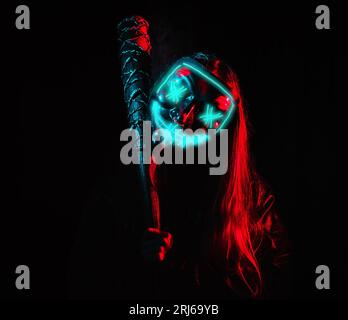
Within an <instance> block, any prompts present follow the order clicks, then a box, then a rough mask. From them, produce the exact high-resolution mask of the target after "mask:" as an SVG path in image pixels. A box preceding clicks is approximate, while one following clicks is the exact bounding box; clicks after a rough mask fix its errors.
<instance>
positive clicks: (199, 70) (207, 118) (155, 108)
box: [150, 58, 236, 148]
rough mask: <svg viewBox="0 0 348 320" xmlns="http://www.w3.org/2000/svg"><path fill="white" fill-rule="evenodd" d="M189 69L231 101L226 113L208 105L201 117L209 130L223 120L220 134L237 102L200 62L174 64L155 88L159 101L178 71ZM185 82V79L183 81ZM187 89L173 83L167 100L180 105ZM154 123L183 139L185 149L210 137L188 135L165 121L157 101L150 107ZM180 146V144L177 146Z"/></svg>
mask: <svg viewBox="0 0 348 320" xmlns="http://www.w3.org/2000/svg"><path fill="white" fill-rule="evenodd" d="M184 66H185V67H187V68H188V69H189V70H190V71H191V72H193V73H196V74H197V75H198V76H199V77H201V78H203V79H205V80H206V81H207V82H208V83H209V84H210V85H212V86H213V87H215V88H216V89H217V90H218V91H220V92H222V93H223V94H224V95H225V96H227V97H228V99H229V101H230V108H229V110H228V111H227V112H226V113H225V114H222V113H214V112H213V107H212V106H210V105H207V107H206V110H205V114H203V115H201V116H200V119H201V120H202V121H203V122H205V123H206V125H207V126H208V128H212V126H213V122H214V121H215V120H218V119H222V121H221V123H220V125H219V127H218V128H217V129H216V131H217V132H219V130H220V129H223V128H224V127H225V126H226V125H227V124H228V122H229V121H230V119H231V117H232V115H233V113H234V112H235V109H236V104H235V100H234V98H233V96H232V94H231V93H230V91H229V89H228V88H227V87H226V86H224V85H223V84H222V83H221V82H220V81H219V80H218V79H217V78H216V77H215V76H214V75H212V74H211V73H210V72H209V71H207V70H205V68H204V67H203V66H201V65H200V64H199V63H198V62H196V61H194V60H192V59H190V58H183V59H181V60H179V61H178V62H177V63H175V64H174V66H173V67H172V68H171V69H170V70H169V72H168V74H167V76H166V77H165V78H164V79H162V80H161V81H160V82H159V83H158V85H157V88H155V93H156V95H157V96H159V99H160V100H162V99H163V95H162V94H161V93H160V91H161V90H162V88H163V87H164V86H165V85H168V81H169V80H170V78H171V77H172V76H173V75H174V74H175V72H176V71H177V70H179V69H180V68H182V67H184ZM183 80H185V78H184V79H183ZM186 90H187V88H185V87H184V86H180V85H178V84H177V83H175V81H172V82H171V83H170V86H169V93H168V94H167V95H166V98H167V99H169V100H171V102H172V103H178V102H179V101H180V100H181V99H182V98H183V96H184V93H185V91H186ZM150 109H151V112H152V117H153V121H154V122H155V124H156V127H157V128H163V129H167V130H170V131H171V132H172V138H173V139H174V137H178V138H179V140H180V138H183V143H182V144H181V147H183V148H185V147H187V146H189V145H199V144H201V143H202V142H204V141H208V139H209V136H208V134H194V135H187V134H185V133H184V132H183V131H182V130H177V129H179V126H178V125H177V124H175V123H173V122H171V121H167V120H165V119H164V118H163V117H162V116H161V114H160V110H161V105H160V104H159V102H157V101H153V102H152V104H151V106H150ZM177 145H178V144H177Z"/></svg>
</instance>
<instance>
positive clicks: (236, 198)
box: [150, 53, 266, 297]
mask: <svg viewBox="0 0 348 320" xmlns="http://www.w3.org/2000/svg"><path fill="white" fill-rule="evenodd" d="M193 58H194V59H196V60H197V61H199V62H200V63H201V64H203V65H204V66H205V67H206V68H207V69H208V70H209V71H211V72H212V73H213V74H214V75H215V76H216V77H218V78H219V79H220V80H221V81H222V82H223V83H225V85H227V87H228V88H229V89H230V90H231V92H232V95H233V97H234V99H235V100H236V103H237V112H236V113H235V116H234V120H233V123H232V126H231V128H230V130H229V131H230V132H232V134H231V135H230V139H229V141H230V155H229V167H228V171H227V173H226V175H225V176H224V177H222V179H221V184H220V190H219V191H218V193H217V197H216V202H215V203H216V208H215V210H212V211H213V212H214V215H215V216H214V217H213V222H214V224H213V225H214V227H213V228H214V232H213V233H212V235H211V239H210V245H211V248H210V249H211V251H210V252H211V255H212V256H214V255H215V256H216V255H218V257H216V258H217V260H218V261H220V262H222V264H223V266H224V267H223V270H224V271H223V272H224V273H225V275H224V278H225V282H226V284H227V285H228V286H229V287H231V288H232V289H236V290H237V291H238V290H239V288H236V287H239V285H236V284H235V282H236V278H237V279H239V280H242V281H241V282H242V283H244V285H245V286H246V287H247V289H248V291H249V292H250V294H251V295H252V296H254V297H256V296H259V295H260V294H261V289H262V274H261V271H260V265H259V261H258V259H257V251H258V248H259V246H260V244H261V241H262V239H263V236H264V233H265V231H266V230H265V224H264V223H263V222H262V219H261V216H260V211H259V208H260V206H261V205H262V204H261V202H262V198H263V196H264V195H265V191H266V190H265V189H266V188H265V185H264V183H263V182H262V180H261V179H260V177H259V176H258V174H257V172H256V171H255V169H254V166H253V164H252V161H251V157H250V151H249V130H248V127H249V126H248V121H247V114H246V110H245V106H244V103H243V98H242V96H241V94H240V88H239V82H238V79H237V76H236V74H235V73H234V72H233V70H232V69H231V68H229V67H228V66H227V65H226V64H225V63H223V62H222V61H221V60H219V59H217V58H215V57H211V56H207V55H205V54H201V53H200V54H196V55H195V56H193ZM231 138H232V139H231ZM155 173H156V165H155V164H152V165H150V178H151V182H152V186H153V188H152V202H153V208H154V209H153V210H154V211H155V216H157V217H159V199H158V194H157V192H156V179H155ZM261 214H262V213H261ZM236 276H237V277H236Z"/></svg>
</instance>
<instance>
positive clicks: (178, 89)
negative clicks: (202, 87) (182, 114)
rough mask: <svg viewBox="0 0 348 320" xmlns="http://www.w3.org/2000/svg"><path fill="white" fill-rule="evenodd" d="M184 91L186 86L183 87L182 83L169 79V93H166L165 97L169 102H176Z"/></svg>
mask: <svg viewBox="0 0 348 320" xmlns="http://www.w3.org/2000/svg"><path fill="white" fill-rule="evenodd" d="M185 91H187V88H185V87H184V86H182V85H179V84H177V83H176V82H175V81H171V82H170V89H169V93H168V94H167V95H166V97H167V98H168V99H169V100H170V101H171V102H173V103H178V102H179V101H180V100H181V99H182V97H183V96H184V93H185Z"/></svg>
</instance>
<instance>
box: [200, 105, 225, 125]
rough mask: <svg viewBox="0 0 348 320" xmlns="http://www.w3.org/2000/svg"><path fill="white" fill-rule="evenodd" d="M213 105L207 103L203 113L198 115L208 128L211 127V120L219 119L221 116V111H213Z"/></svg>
mask: <svg viewBox="0 0 348 320" xmlns="http://www.w3.org/2000/svg"><path fill="white" fill-rule="evenodd" d="M213 109H214V107H213V106H211V105H210V104H207V107H206V109H205V113H204V114H203V115H201V116H200V117H199V119H201V120H202V121H203V122H205V124H206V125H207V127H208V128H211V127H212V126H213V121H215V120H218V119H220V118H221V117H223V114H222V113H221V112H214V111H213Z"/></svg>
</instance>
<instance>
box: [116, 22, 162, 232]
mask: <svg viewBox="0 0 348 320" xmlns="http://www.w3.org/2000/svg"><path fill="white" fill-rule="evenodd" d="M117 29H118V34H119V45H120V47H119V48H120V49H119V54H120V62H121V76H122V84H123V90H124V91H123V95H124V100H125V103H126V105H127V107H128V121H129V124H130V127H131V128H133V129H136V130H137V131H138V133H139V140H138V144H137V147H138V148H139V155H140V165H139V173H140V180H141V184H142V189H143V199H144V205H145V215H146V216H145V218H146V222H147V224H148V226H150V227H156V228H159V225H160V224H159V217H158V216H157V215H155V214H154V215H153V212H152V206H151V201H150V191H149V176H148V166H147V165H145V164H144V162H143V121H144V120H147V119H148V100H149V92H150V89H151V86H152V80H151V76H150V70H151V56H150V52H151V43H150V37H149V33H148V30H149V24H148V22H147V21H146V20H145V19H144V18H142V17H140V16H131V17H128V18H125V19H123V20H122V21H121V22H120V23H119V24H118V27H117Z"/></svg>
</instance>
